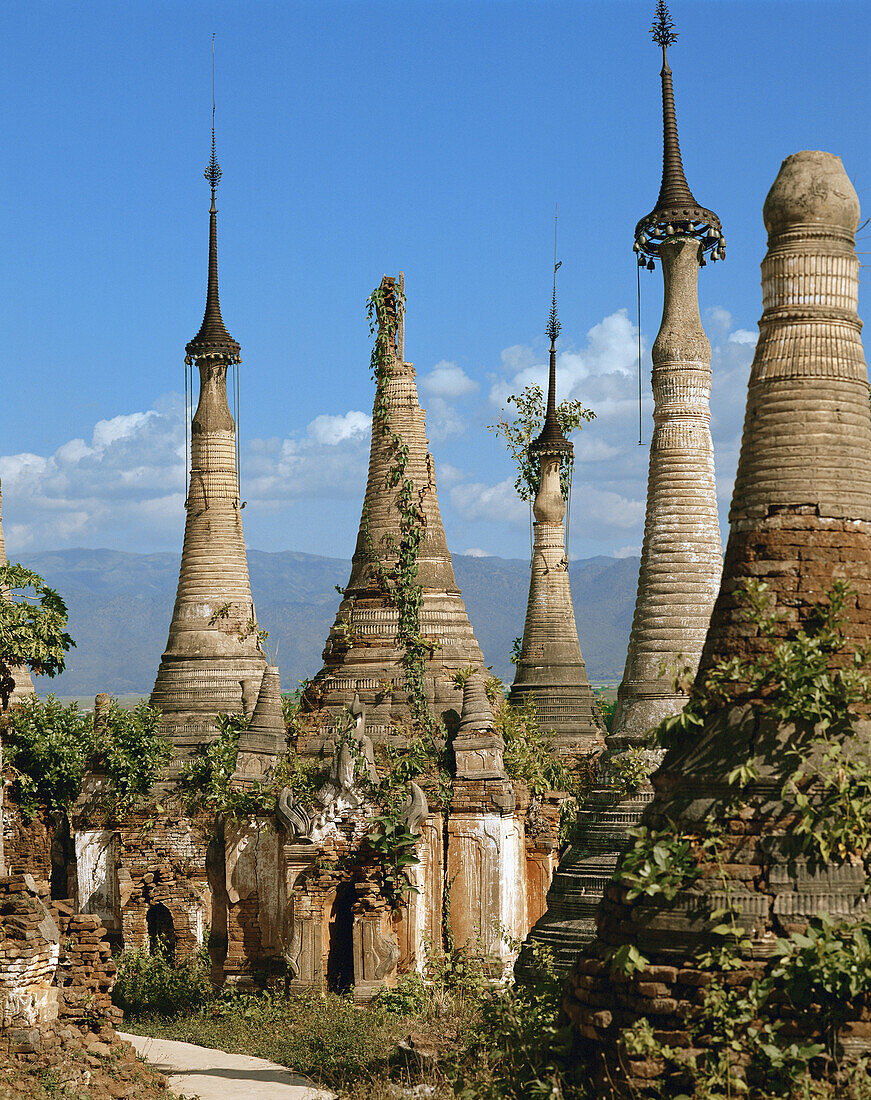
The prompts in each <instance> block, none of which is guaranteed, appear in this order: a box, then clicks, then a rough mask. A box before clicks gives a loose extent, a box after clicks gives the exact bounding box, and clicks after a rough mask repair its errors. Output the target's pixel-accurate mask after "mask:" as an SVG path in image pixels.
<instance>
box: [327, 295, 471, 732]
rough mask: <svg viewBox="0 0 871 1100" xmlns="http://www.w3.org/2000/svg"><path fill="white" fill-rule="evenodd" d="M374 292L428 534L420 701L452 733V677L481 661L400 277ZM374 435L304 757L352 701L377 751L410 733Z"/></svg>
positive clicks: (386, 441)
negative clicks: (385, 295)
mask: <svg viewBox="0 0 871 1100" xmlns="http://www.w3.org/2000/svg"><path fill="white" fill-rule="evenodd" d="M381 285H382V288H384V289H386V290H387V291H388V292H392V301H389V302H388V308H389V309H390V310H391V311H392V312H393V315H394V316H395V317H396V318H397V324H396V332H395V334H394V337H393V339H392V341H391V343H392V350H391V360H392V361H391V363H390V365H389V368H388V375H389V377H388V378H387V380H386V384H385V387H384V397H385V399H386V406H387V411H388V417H389V425H390V433H395V434H396V435H399V436H401V437H402V441H403V444H404V445H405V446H406V447H407V448H408V465H407V467H406V473H405V476H406V477H407V478H408V479H410V481H411V482H412V483H413V484H414V493H415V495H416V498H417V500H416V505H417V506H419V510H420V514H421V515H422V522H423V523H424V527H425V530H424V537H423V542H422V544H421V547H420V552H419V555H418V560H417V574H416V583H417V584H419V585H420V588H421V598H422V602H421V609H420V626H421V633H422V634H423V636H424V637H425V638H426V639H427V640H429V641H431V643H432V647H433V648H432V650H431V653H430V656H429V657H428V659H427V661H426V670H425V680H426V695H427V699H428V702H429V705H430V707H431V708H432V710H433V713H434V714H435V715H436V716H437V717H439V718H444V720H445V723H446V724H447V726H448V727H449V728H451V727H452V728H454V729H455V728H456V726H457V723H458V721H459V716H460V710H461V708H462V701H463V700H462V692H461V691H460V689H459V688H457V687H456V686H455V685H454V684H453V683H452V681H451V676H452V675H453V674H454V673H455V672H456V671H458V670H459V669H462V668H466V667H467V666H469V665H472V666H474V667H475V668H481V667H483V664H484V658H483V655H482V653H481V649H480V647H479V645H478V642H477V640H476V639H475V635H474V633H473V631H472V627H471V624H470V623H469V618H468V615H467V614H466V608H465V605H464V604H463V599H462V595H461V593H460V589H459V588H458V586H457V582H456V580H455V579H454V569H453V563H452V561H451V555H450V551H449V550H448V545H447V540H446V539H445V531H444V527H443V525H442V518H441V513H440V511H439V504H438V498H437V496H436V480H435V464H434V462H433V458H432V455H431V454H430V453H429V443H428V442H427V438H426V423H425V415H424V411H423V409H421V407H420V402H419V400H418V394H417V385H416V383H415V372H414V367H413V366H412V365H411V363H406V362H405V361H404V323H403V320H402V316H403V304H402V303H403V290H404V281H403V277H402V275H401V274H400V276H399V278H398V280H394V279H393V278H390V277H388V276H386V275H385V276H384V279H383V280H382V284H381ZM373 427H374V430H373V432H372V444H371V451H370V456H369V479H368V481H367V484H366V496H365V500H364V502H363V513H362V516H361V520H360V530H359V534H358V536H357V546H356V549H355V551H354V556H353V559H352V564H351V577H350V580H349V581H348V584H347V586H346V587H345V590H344V596H343V598H342V601H341V603H340V604H339V611H338V614H337V615H336V621H335V623H334V625H333V627H332V629H331V630H330V634H329V637H328V639H327V644H326V647H325V649H324V654H323V659H324V666H323V668H322V669H321V670H320V672H319V673H318V674H317V676H316V677H315V678H314V680H313V681H312V683H311V684H310V685H309V688H308V690H307V691H306V695H305V704H306V707H307V708H308V710H309V711H314V712H316V713H317V714H318V715H319V717H320V725H318V728H317V730H316V732H315V733H314V734H313V735H312V737H311V738H310V739H309V740H308V741H307V744H306V746H305V748H306V750H307V751H309V752H320V751H321V750H324V749H326V751H329V749H330V748H331V746H332V742H333V738H334V733H335V730H334V725H333V721H334V718H335V717H336V716H337V715H341V714H342V713H343V711H344V709H345V707H346V706H347V705H348V703H350V702H351V700H352V699H353V698H354V694H355V693H356V694H358V695H359V697H360V699H361V700H362V702H363V703H364V704H365V706H366V714H367V731H368V733H369V735H370V736H371V738H372V740H373V742H375V743H376V744H377V743H378V742H380V741H384V740H386V739H387V738H390V737H394V736H401V734H400V733H399V727H400V726H402V725H403V724H404V725H405V726H406V727H407V726H408V724H409V722H410V717H411V712H410V708H409V704H408V694H407V692H406V689H405V668H404V665H403V657H404V649H402V648H401V647H400V645H399V644H398V642H397V630H398V627H399V616H398V612H397V609H396V606H395V603H394V601H393V599H392V597H391V595H390V592H389V591H388V590H387V589H386V588H385V584H384V580H383V570H387V571H388V572H389V571H390V570H391V569H392V567H393V565H394V563H395V561H396V554H395V551H394V548H395V547H396V546H398V545H399V544H400V541H401V538H402V532H401V529H400V523H401V520H402V516H401V513H400V510H399V507H398V506H397V493H398V488H397V486H396V485H394V484H390V482H389V479H390V471H391V470H392V469H393V468H394V466H395V454H394V450H393V444H392V442H391V439H390V437H389V434H385V433H384V432H382V431H381V430H380V429H379V428H378V426H377V425H373ZM373 559H374V560H373ZM316 725H317V723H316Z"/></svg>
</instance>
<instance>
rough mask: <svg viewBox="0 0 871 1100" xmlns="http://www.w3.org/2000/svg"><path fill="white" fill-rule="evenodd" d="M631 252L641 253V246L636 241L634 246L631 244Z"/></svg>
mask: <svg viewBox="0 0 871 1100" xmlns="http://www.w3.org/2000/svg"><path fill="white" fill-rule="evenodd" d="M632 251H633V252H640V251H641V245H640V244H639V243H638V241H636V242H635V244H633V246H632Z"/></svg>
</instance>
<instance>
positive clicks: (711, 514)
mask: <svg viewBox="0 0 871 1100" xmlns="http://www.w3.org/2000/svg"><path fill="white" fill-rule="evenodd" d="M651 34H652V36H653V39H654V42H656V44H657V45H658V46H661V47H662V51H663V66H662V73H661V77H662V113H663V160H662V164H663V167H662V186H661V188H660V193H659V199H658V200H657V204H656V206H655V207H654V209H653V210H652V211H651V212H650V213H649V214H647V215H646V216H645V217H644V218H642V219H641V221H640V222H639V223H638V225H637V226H636V229H635V245H634V249H635V252H636V253H637V254H638V262H639V265H641V266H647V267H649V268H651V269H652V268H653V267H654V261H655V260H657V259H658V260H659V261H660V262H661V264H662V276H663V286H664V302H663V310H662V322H661V325H660V329H659V334H658V335H657V337H656V341H655V343H654V345H653V378H652V382H653V401H654V407H653V421H654V428H653V436H652V439H651V443H650V468H649V475H648V483H647V512H646V516H645V521H644V541H643V544H642V548H641V568H640V571H639V577H638V594H637V598H636V601H635V616H634V619H633V622H632V633H631V636H630V639H629V651H628V653H627V656H626V668H625V671H624V673H623V682H622V683H621V685H620V688H619V691H618V694H617V707H616V710H615V714H614V722H613V727H612V731H611V733H610V735H609V736H608V737H607V738H606V739H605V745H606V752H605V755H604V757H603V758H602V763H601V766H600V769H599V778H598V780H597V784H596V787H595V788H594V789H593V792H592V793H591V795H590V796H589V798H587V799H586V801H585V802H584V804H583V805H582V806H581V808H580V810H579V812H578V818H577V826H576V830H575V840H574V842H573V844H572V845H571V846H570V847H569V848H568V849H567V851H566V853H565V854H564V856H563V858H562V860H561V861H560V865H559V867H558V869H557V871H556V873H555V874H554V877H553V882H552V884H551V887H550V890H549V891H548V896H547V912H546V913H545V914H544V916H543V917H542V918H541V920H540V921H539V922H538V923H537V924H536V926H535V927H534V928H533V930H532V932H531V933H530V935H531V937H532V938H534V939H536V940H538V941H539V942H541V943H544V944H547V945H548V946H549V947H550V948H551V949H552V951H553V954H554V958H555V960H556V965H557V968H558V970H560V971H561V972H563V973H565V972H567V971H568V969H569V967H570V966H571V963H572V961H573V959H574V957H575V955H576V954H577V952H578V950H579V949H580V948H581V947H582V946H583V945H584V944H585V943H588V942H589V941H590V940H591V939H592V938H593V936H594V935H595V934H596V912H597V909H598V907H599V902H600V901H601V899H602V895H603V893H604V890H605V888H606V886H607V884H608V881H609V879H610V878H611V875H612V874H613V872H614V868H615V867H616V865H617V859H618V856H619V853H620V851H621V850H622V848H623V846H624V845H625V843H626V837H627V829H629V828H631V827H633V826H635V825H637V824H638V821H639V820H640V818H641V814H642V812H643V810H644V807H645V805H647V803H649V802H650V800H651V799H652V798H653V788H652V787H651V785H650V783H649V781H645V782H643V783H641V784H640V785H633V786H632V787H627V785H626V784H625V782H624V780H623V779H622V778H621V776H623V775H625V774H626V773H627V766H626V765H632V766H634V767H636V768H637V764H638V763H639V762H641V763H643V764H644V766H645V767H646V769H647V770H648V771H652V770H653V769H654V768H655V767H656V766H657V764H658V763H659V761H660V760H661V758H662V753H661V751H659V750H654V749H650V748H647V747H646V741H647V733H648V731H649V730H650V729H651V728H652V727H654V726H656V725H657V724H658V723H659V722H660V721H661V720H662V719H663V718H667V717H668V716H669V715H672V714H677V713H678V712H679V711H680V710H682V709H683V706H684V703H685V702H686V696H685V695H683V694H681V692H680V691H679V689H678V688H677V687H676V686H675V679H676V676H677V674H678V672H679V671H683V670H687V672H686V675H687V677H688V678H689V679H691V678H692V676H693V675H695V671H696V668H697V666H698V663H699V658H700V656H701V652H702V646H703V644H704V640H705V633H706V631H707V629H708V623H709V621H710V618H711V610H712V608H713V606H714V600H715V599H716V596H717V590H718V587H719V583H720V572H721V569H722V560H721V555H720V528H719V523H718V518H717V494H716V484H715V480H714V450H713V444H712V442H711V432H710V420H711V411H710V405H709V398H710V394H711V345H710V344H709V343H708V338H707V336H706V335H705V332H704V329H703V328H702V322H701V317H700V314H699V299H698V273H699V266H700V265H701V264H703V263H704V257H705V254H706V253H710V255H711V257H712V258H719V259H722V258H723V255H724V251H725V243H724V241H723V239H722V232H721V229H720V221H719V219H718V218H717V216H716V214H714V213H712V212H711V211H710V210H706V209H704V207H701V206H699V205H698V203H697V202H696V200H695V198H694V197H693V195H692V192H691V191H690V189H689V186H688V185H687V182H686V178H685V176H684V170H683V164H682V162H681V156H680V147H679V145H678V140H677V123H676V121H675V109H674V92H673V89H672V79H671V69H670V68H669V66H668V60H667V56H666V51H667V49H668V47H669V46H670V45H671V44H672V43H673V42H674V41H675V39H676V38H677V35H676V33H675V31H674V27H673V24H672V22H671V18H670V17H669V13H668V8H667V7H666V5H665V3H664V0H659V2H658V3H657V8H656V18H655V20H654V23H653V26H652V27H651ZM621 761H625V765H623V764H621Z"/></svg>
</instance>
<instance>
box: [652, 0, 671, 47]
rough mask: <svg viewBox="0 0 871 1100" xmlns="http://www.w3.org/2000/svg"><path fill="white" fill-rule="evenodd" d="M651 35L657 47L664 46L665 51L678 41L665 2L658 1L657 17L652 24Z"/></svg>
mask: <svg viewBox="0 0 871 1100" xmlns="http://www.w3.org/2000/svg"><path fill="white" fill-rule="evenodd" d="M650 34H651V36H652V38H653V41H654V42H655V43H656V44H657V46H662V48H663V49H667V47H669V46H670V45H671V44H672V42H676V41H677V32H676V31H675V29H674V23H672V21H671V16H670V15H669V13H668V7H667V6H666V3H665V0H657V2H656V15H655V16H654V19H653V22H652V23H651V24H650Z"/></svg>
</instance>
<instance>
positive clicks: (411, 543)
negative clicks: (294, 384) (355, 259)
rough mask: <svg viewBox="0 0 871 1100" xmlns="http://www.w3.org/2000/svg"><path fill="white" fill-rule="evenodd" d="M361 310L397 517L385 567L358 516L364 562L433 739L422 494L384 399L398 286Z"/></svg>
mask: <svg viewBox="0 0 871 1100" xmlns="http://www.w3.org/2000/svg"><path fill="white" fill-rule="evenodd" d="M366 306H367V316H368V320H369V333H370V335H372V336H374V338H375V340H374V344H373V347H372V358H371V366H372V377H373V378H374V380H375V404H374V408H373V412H372V430H373V431H375V432H378V433H379V434H380V435H381V436H382V437H383V438H384V439H385V440H386V442H387V452H388V454H389V455H390V460H391V464H390V466H389V468H388V470H387V473H386V475H385V487H386V488H388V489H392V490H394V498H393V499H394V503H395V506H396V510H397V512H398V513H399V538H398V540H397V539H396V538H394V536H393V535H391V534H390V533H387V534H386V535H385V536H384V537H383V541H384V550H386V552H387V554H388V556H389V557H390V558H391V559H392V564H391V565H390V567H389V568H388V567H387V566H386V565H385V564H384V562H383V561H382V560H381V557H380V555H379V553H378V551H377V548H376V547H374V546H373V544H372V536H371V534H370V533H369V525H368V515H364V517H363V536H364V541H365V543H366V547H367V552H368V557H369V561H370V563H371V565H372V566H373V567H374V570H375V573H376V576H377V577H378V579H379V581H380V583H381V586H382V588H383V590H384V592H385V594H386V595H387V597H388V598H389V600H390V602H391V604H392V605H393V606H394V607H395V608H396V612H397V618H398V622H397V630H396V641H397V644H398V645H399V646H400V647H401V649H402V650H403V657H402V665H403V670H404V673H405V676H404V687H405V690H406V692H407V693H408V704H409V709H410V711H411V718H412V722H413V723H414V725H415V726H417V727H418V729H419V730H420V731H421V735H422V736H423V737H424V738H432V739H436V738H438V737H439V735H440V734H442V733H443V731H442V729H441V726H440V723H439V722H438V721H437V719H436V718H435V716H434V715H433V713H432V711H431V710H430V706H429V701H428V699H427V697H426V662H427V659H428V658H429V657H431V656H432V654H433V651H434V649H435V643H434V642H433V641H432V639H429V638H427V637H426V636H425V635H424V633H423V630H422V628H421V621H420V611H421V606H422V603H423V594H422V590H421V586H420V583H419V581H418V560H419V558H420V548H421V546H422V545H423V540H424V537H425V533H426V513H425V512H424V508H423V496H424V492H425V491H426V490H425V489H418V488H417V487H416V486H415V484H414V482H413V480H412V479H411V478H410V477H409V475H408V466H409V460H410V455H409V448H408V444H407V443H406V442H405V440H404V439H403V438H402V435H401V434H400V433H399V432H397V431H395V430H394V427H393V424H392V421H391V416H390V402H389V400H388V397H387V383H388V382H389V380H390V377H391V369H392V367H393V364H394V362H395V347H396V333H397V331H398V329H399V325H400V323H401V320H402V313H403V310H404V308H405V300H404V298H403V295H402V292H401V291H400V289H399V287H398V286H396V285H395V284H392V285H390V284H382V285H381V286H379V287H377V288H376V289H375V290H373V291H372V293H371V294H370V295H369V298H368V300H367V303H366Z"/></svg>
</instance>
